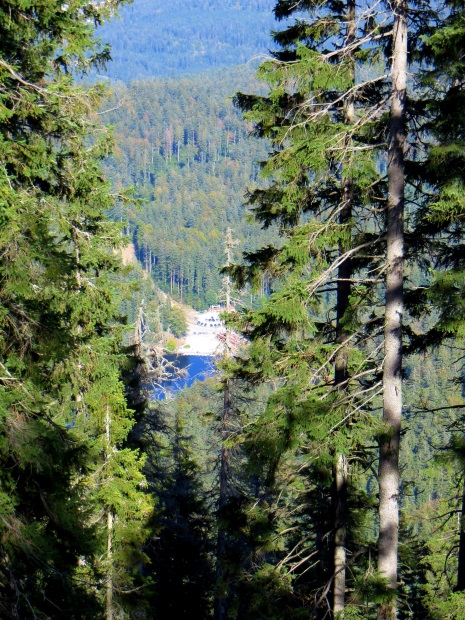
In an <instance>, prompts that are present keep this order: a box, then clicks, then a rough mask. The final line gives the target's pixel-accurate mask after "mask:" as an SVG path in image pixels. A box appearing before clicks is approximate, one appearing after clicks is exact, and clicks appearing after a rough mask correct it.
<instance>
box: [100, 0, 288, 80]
mask: <svg viewBox="0 0 465 620" xmlns="http://www.w3.org/2000/svg"><path fill="white" fill-rule="evenodd" d="M272 7H273V1H272V0H216V1H212V0H170V2H163V1H162V0H135V1H134V2H133V4H131V6H129V7H127V8H125V9H123V10H122V11H121V18H120V19H119V20H118V21H114V22H112V23H111V25H109V26H108V27H104V28H102V29H101V31H100V32H101V33H102V37H103V38H104V40H106V41H108V42H109V43H110V45H111V49H112V52H111V55H112V59H113V60H112V62H111V64H109V65H108V66H107V67H106V68H105V70H104V71H100V72H99V75H101V76H107V77H109V78H111V79H112V80H123V81H128V80H133V79H142V78H148V77H175V76H177V77H179V76H181V75H183V74H186V73H200V72H205V71H208V70H210V69H212V68H214V67H223V66H231V65H239V64H243V63H247V62H249V61H251V60H252V59H253V58H255V57H256V56H258V55H262V54H267V53H268V48H269V45H270V38H269V33H270V30H271V29H272V28H273V27H275V26H276V22H275V20H274V18H273V14H272V10H271V9H272Z"/></svg>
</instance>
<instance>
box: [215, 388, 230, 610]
mask: <svg viewBox="0 0 465 620" xmlns="http://www.w3.org/2000/svg"><path fill="white" fill-rule="evenodd" d="M230 414H231V393H230V389H229V379H225V382H224V388H223V410H222V416H221V441H222V446H221V457H220V459H221V460H220V492H219V498H218V510H219V511H221V510H222V509H223V508H224V507H225V505H226V502H227V501H228V499H229V497H230V489H229V449H228V448H227V447H226V440H227V438H228V436H229V433H230V429H229V424H230ZM225 560H226V532H225V531H224V528H223V527H222V526H221V525H220V526H219V527H218V537H217V544H216V562H217V567H216V582H217V584H219V585H220V589H221V592H220V593H219V594H217V596H216V597H215V605H214V620H224V619H225V618H226V613H227V605H226V603H227V601H226V599H227V597H226V596H225V595H224V592H223V588H224V587H225V584H223V581H224V579H225V575H226V571H225V566H224V564H225Z"/></svg>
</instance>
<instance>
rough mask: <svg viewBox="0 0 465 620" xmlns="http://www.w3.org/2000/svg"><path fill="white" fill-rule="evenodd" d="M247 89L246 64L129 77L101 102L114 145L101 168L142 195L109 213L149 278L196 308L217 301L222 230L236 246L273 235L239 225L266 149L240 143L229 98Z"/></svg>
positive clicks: (243, 132) (243, 133)
mask: <svg viewBox="0 0 465 620" xmlns="http://www.w3.org/2000/svg"><path fill="white" fill-rule="evenodd" d="M255 85H256V82H255V80H254V79H253V72H252V70H251V69H249V68H247V67H238V68H235V69H228V70H227V71H222V72H221V74H220V73H219V72H217V71H215V72H212V73H207V74H205V75H202V76H201V77H200V76H198V77H192V78H182V79H179V80H151V81H145V82H131V83H130V84H128V85H127V86H118V87H115V89H114V91H113V98H112V99H111V100H110V102H109V103H108V107H109V109H110V110H111V109H113V111H112V112H109V113H108V114H107V115H105V119H107V118H108V121H109V122H111V124H112V125H113V126H114V128H115V139H116V142H117V151H116V152H115V154H114V156H113V157H112V158H110V159H108V160H107V162H106V169H107V174H108V176H109V177H110V178H111V179H112V181H113V184H114V185H115V187H119V188H125V187H128V186H134V187H135V188H136V191H137V196H138V197H139V198H140V199H142V203H141V206H140V208H139V209H137V210H136V209H134V208H133V207H130V206H129V207H127V206H125V205H124V204H122V203H121V204H118V205H115V207H114V210H113V211H112V215H113V217H114V219H117V220H119V221H121V222H122V223H124V224H125V227H126V232H127V233H129V234H130V235H131V238H134V241H135V243H136V245H137V249H138V255H139V257H140V259H141V262H142V264H144V266H145V268H146V269H147V270H148V271H149V272H150V274H151V275H152V277H153V279H154V281H155V282H156V284H157V285H158V286H159V287H161V288H162V289H163V290H164V291H166V292H168V293H170V295H175V296H176V297H177V298H178V299H179V300H180V301H185V302H187V303H189V304H193V305H195V306H196V307H198V308H200V307H202V306H205V305H208V304H210V303H216V302H218V294H219V291H220V289H221V279H222V276H221V274H220V273H219V267H220V266H221V265H222V264H223V262H224V240H225V235H226V230H227V228H229V227H230V228H232V229H233V230H234V234H235V236H236V238H237V240H238V241H239V243H240V247H241V248H242V249H243V250H244V251H246V250H252V249H254V248H256V247H258V246H259V245H260V244H262V243H264V242H265V240H267V239H268V240H270V241H271V240H272V239H273V240H274V241H277V236H276V235H275V237H274V238H273V235H271V237H270V231H266V232H264V231H262V230H261V229H260V227H257V226H253V225H252V224H247V223H246V222H245V221H243V216H244V212H245V208H244V201H245V193H246V191H247V189H248V188H250V187H255V186H256V185H257V181H258V179H257V177H258V174H259V161H261V160H262V159H264V158H265V157H266V153H267V151H266V144H261V143H260V142H258V141H252V140H248V139H247V136H248V133H249V132H250V130H251V127H252V126H251V125H250V123H246V122H245V121H243V120H242V118H241V115H240V113H239V111H238V110H236V109H235V108H234V106H233V103H232V100H231V96H230V95H231V93H232V92H234V89H237V88H244V89H252V88H253V87H254V86H255Z"/></svg>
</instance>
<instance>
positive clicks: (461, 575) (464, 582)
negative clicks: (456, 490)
mask: <svg viewBox="0 0 465 620" xmlns="http://www.w3.org/2000/svg"><path fill="white" fill-rule="evenodd" d="M464 590H465V483H463V488H462V512H461V513H460V538H459V565H458V569H457V585H456V587H455V591H456V592H463V591H464Z"/></svg>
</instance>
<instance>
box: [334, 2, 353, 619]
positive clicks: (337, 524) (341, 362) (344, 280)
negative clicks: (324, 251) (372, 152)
mask: <svg viewBox="0 0 465 620" xmlns="http://www.w3.org/2000/svg"><path fill="white" fill-rule="evenodd" d="M346 18H347V33H346V41H345V45H346V47H347V48H349V50H350V47H351V45H352V44H353V43H354V41H355V34H356V24H355V0H347V13H346ZM348 55H349V61H350V62H351V64H352V78H353V82H355V67H354V58H353V52H352V51H349V52H348ZM344 113H345V121H346V123H347V124H351V123H353V122H354V121H355V102H354V98H353V95H351V96H350V97H349V98H348V99H347V101H346V103H345V110H344ZM347 147H348V148H350V145H349V144H347ZM343 165H344V164H343ZM342 190H343V204H342V209H341V212H340V216H339V224H340V225H341V226H348V225H349V223H350V219H351V217H352V201H353V181H352V179H351V178H345V179H343V181H342ZM345 250H346V248H344V247H343V246H342V244H340V245H339V253H340V254H344V252H345ZM351 277H352V261H351V259H350V258H347V259H346V260H345V261H343V262H342V263H341V265H340V266H339V269H338V282H337V300H336V340H337V342H338V343H340V344H343V343H344V342H345V341H346V340H347V338H348V336H349V335H348V334H347V332H346V330H345V329H344V314H345V313H346V311H347V309H348V307H349V297H350V291H351V282H350V278H351ZM347 359H348V353H347V350H346V348H345V347H341V349H340V350H339V353H338V355H337V357H336V363H335V368H334V383H335V385H336V386H337V387H339V388H340V389H342V390H347V380H348V377H349V375H348V370H347ZM347 474H348V470H347V458H346V457H345V456H344V455H343V454H337V455H336V458H335V471H334V495H333V503H334V560H333V561H334V574H333V616H334V617H335V618H340V619H342V618H343V617H344V609H345V590H346V534H347Z"/></svg>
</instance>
